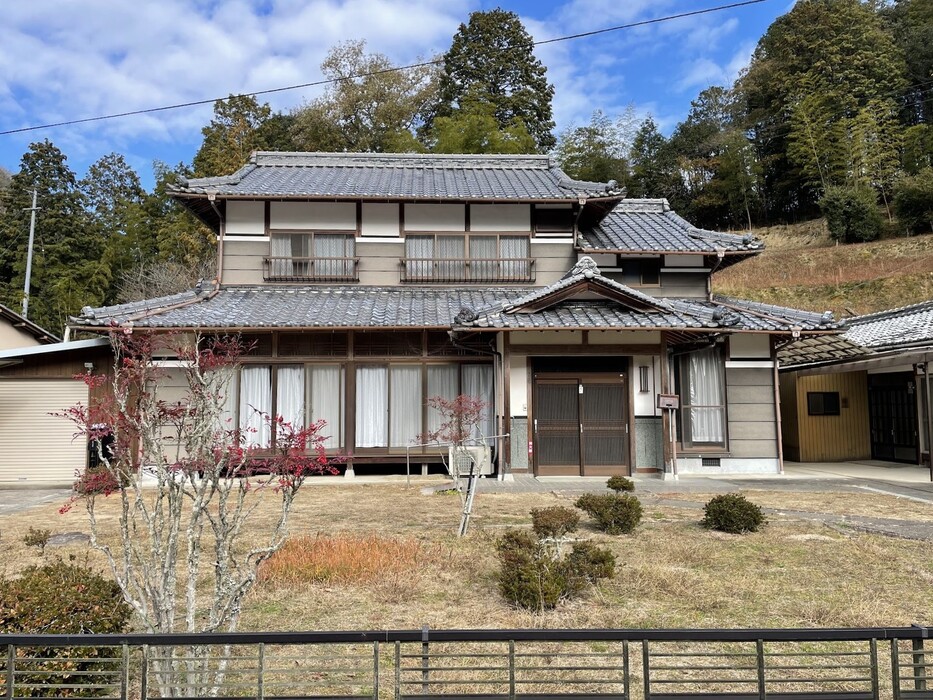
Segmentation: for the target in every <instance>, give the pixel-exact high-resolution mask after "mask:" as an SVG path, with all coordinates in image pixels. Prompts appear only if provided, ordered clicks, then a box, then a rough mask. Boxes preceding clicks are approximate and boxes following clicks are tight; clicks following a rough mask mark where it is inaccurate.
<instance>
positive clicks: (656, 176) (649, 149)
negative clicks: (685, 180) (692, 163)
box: [628, 116, 680, 199]
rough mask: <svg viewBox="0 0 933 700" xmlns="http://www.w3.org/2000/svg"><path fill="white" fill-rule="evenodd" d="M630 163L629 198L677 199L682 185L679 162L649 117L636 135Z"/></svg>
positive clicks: (630, 151) (630, 153)
mask: <svg viewBox="0 0 933 700" xmlns="http://www.w3.org/2000/svg"><path fill="white" fill-rule="evenodd" d="M629 163H630V164H631V168H632V175H631V178H630V179H629V183H628V187H629V191H628V194H629V196H630V197H666V198H667V199H674V198H675V195H676V194H677V193H678V189H679V187H678V185H679V182H680V177H679V173H678V172H677V161H676V159H675V158H674V152H673V150H672V149H671V147H670V144H669V143H668V141H667V139H666V138H664V134H662V133H661V132H660V131H659V130H658V125H657V124H656V123H655V121H654V119H652V118H651V117H650V116H649V117H647V118H646V119H645V120H644V121H643V122H642V123H641V125H640V126H639V127H638V130H637V131H636V132H635V137H634V138H633V139H632V147H631V149H630V150H629Z"/></svg>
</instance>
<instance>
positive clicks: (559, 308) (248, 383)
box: [72, 153, 837, 476]
mask: <svg viewBox="0 0 933 700" xmlns="http://www.w3.org/2000/svg"><path fill="white" fill-rule="evenodd" d="M173 195H174V196H175V197H176V198H177V199H178V201H179V202H181V203H182V204H183V205H184V206H186V207H188V209H190V210H191V211H192V212H193V213H194V214H195V215H197V216H198V217H199V218H200V219H201V220H202V221H204V222H205V223H207V224H208V225H209V226H211V227H212V228H213V230H214V231H216V233H217V238H218V244H217V254H218V275H217V280H216V281H215V284H213V285H208V284H206V285H204V287H203V288H201V289H198V290H192V291H189V292H184V293H181V294H177V295H173V296H170V297H165V298H161V299H152V300H148V301H144V302H138V303H132V304H124V305H120V306H113V307H106V308H97V309H85V310H84V311H83V312H82V314H81V315H80V316H78V317H75V318H73V319H72V327H73V328H75V329H82V330H92V331H93V330H100V329H101V328H102V327H109V326H111V325H112V324H116V325H117V326H120V327H125V328H133V329H134V330H136V331H153V332H161V331H167V330H180V331H199V332H202V333H218V332H219V333H230V332H239V333H242V334H243V335H244V336H245V337H246V338H247V339H249V340H251V341H255V349H254V350H253V351H252V353H251V354H250V356H249V357H248V358H247V359H246V361H245V362H244V364H243V366H242V368H241V370H240V374H239V381H238V384H237V387H236V389H235V396H234V397H232V399H231V408H230V410H231V413H233V414H234V415H235V420H237V421H239V424H240V425H242V426H244V427H251V428H252V429H253V430H254V431H255V432H253V433H252V435H253V437H251V439H252V440H254V441H256V442H258V443H259V444H260V445H266V444H269V443H270V442H271V441H274V440H275V435H273V434H271V432H270V429H269V428H268V427H266V426H264V424H263V423H262V422H261V421H260V420H259V419H258V418H257V411H261V412H264V413H269V414H281V415H283V416H285V417H286V418H287V419H289V420H311V419H324V420H325V421H326V422H327V426H328V428H327V430H326V432H327V434H328V435H329V436H330V437H329V440H328V446H329V448H330V449H332V450H334V451H339V452H342V453H345V454H347V455H350V460H349V462H348V465H349V467H350V468H353V467H354V466H356V467H357V468H360V467H361V466H362V465H367V464H373V465H375V464H379V465H386V464H393V463H394V464H399V463H400V462H401V461H403V460H404V459H405V454H406V451H407V450H410V452H411V454H412V455H413V458H412V459H413V461H414V462H416V463H419V464H420V463H430V462H435V461H437V450H436V449H434V448H422V447H415V448H411V445H413V444H417V443H418V442H419V440H418V436H419V435H420V434H422V433H423V432H425V431H429V430H432V429H435V428H436V427H437V425H438V421H439V417H438V414H437V412H436V411H434V410H433V409H432V408H430V407H429V405H428V399H429V398H430V397H434V396H442V397H454V396H457V395H460V394H467V395H471V396H476V397H479V398H481V399H482V400H484V401H485V402H486V403H487V405H488V410H487V416H486V420H485V425H484V426H483V427H482V433H483V434H484V435H485V436H501V437H495V438H491V439H490V440H489V442H490V443H491V449H492V452H491V456H492V461H493V463H494V464H495V465H496V468H497V469H498V471H499V473H500V474H508V473H510V472H525V471H528V472H533V473H534V474H536V475H538V476H548V475H584V476H588V475H607V474H630V473H635V472H636V471H638V472H643V471H647V472H661V473H664V474H666V475H667V474H674V473H677V472H678V471H679V472H680V473H688V472H703V473H730V472H731V473H734V472H757V473H778V472H780V471H781V443H780V428H779V408H778V402H777V392H776V389H775V387H776V383H775V377H776V369H775V353H776V348H777V347H778V346H779V345H780V344H781V343H784V342H787V341H789V340H791V339H793V338H797V337H800V336H801V335H809V334H821V333H833V332H836V327H837V326H836V323H835V322H834V320H833V318H832V316H830V315H820V314H814V313H809V312H803V311H797V310H793V309H787V308H782V307H776V306H768V305H762V304H758V303H752V302H746V301H740V300H737V299H727V298H723V297H719V296H716V295H714V294H712V291H711V286H710V276H711V274H712V273H713V272H714V271H715V270H717V269H722V268H723V267H725V266H728V265H731V264H733V263H735V262H738V261H740V260H742V259H744V258H746V257H748V256H751V255H756V254H758V253H759V252H760V251H761V250H762V249H763V245H762V244H761V242H760V241H759V240H757V239H755V238H753V237H751V236H747V235H746V236H742V235H732V234H725V233H716V232H712V231H704V230H700V229H697V228H695V227H693V226H691V225H690V224H689V223H688V222H686V221H685V220H684V219H682V218H680V217H679V216H678V215H677V214H676V213H674V212H673V211H671V210H670V208H669V206H668V204H667V202H666V201H664V200H627V199H625V196H624V192H623V191H622V190H620V189H619V188H618V186H617V185H616V183H613V182H610V183H594V182H580V181H575V180H572V179H570V178H568V177H567V176H566V175H565V174H564V173H563V172H562V171H561V170H560V169H559V168H558V167H557V166H556V165H555V163H554V161H553V160H552V159H551V158H549V157H548V156H511V155H509V156H468V155H462V156H461V155H408V154H406V155H382V154H355V153H346V154H334V153H256V154H254V156H253V157H252V159H251V160H250V162H249V164H247V165H246V166H244V167H243V168H242V169H240V170H239V171H238V172H236V173H234V174H232V175H229V176H226V177H214V178H201V179H192V180H189V181H187V182H186V183H183V184H182V185H181V186H180V187H179V188H178V189H176V190H175V191H174V192H173ZM660 405H666V406H669V408H661V407H659V406H660Z"/></svg>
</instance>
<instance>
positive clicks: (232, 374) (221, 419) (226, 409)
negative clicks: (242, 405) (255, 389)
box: [216, 368, 239, 431]
mask: <svg viewBox="0 0 933 700" xmlns="http://www.w3.org/2000/svg"><path fill="white" fill-rule="evenodd" d="M216 371H217V372H223V373H224V379H223V382H222V384H221V386H219V387H218V389H219V393H220V403H221V407H220V413H219V414H218V416H217V430H221V431H227V430H233V429H234V428H236V426H237V422H236V407H237V395H236V394H237V386H238V385H239V381H238V379H239V377H238V376H237V375H238V374H239V373H238V372H237V370H236V368H228V369H219V370H216Z"/></svg>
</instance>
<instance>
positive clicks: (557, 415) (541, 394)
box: [533, 374, 629, 476]
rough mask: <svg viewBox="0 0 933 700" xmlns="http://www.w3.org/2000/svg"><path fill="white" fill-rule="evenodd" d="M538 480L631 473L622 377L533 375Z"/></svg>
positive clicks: (624, 389) (625, 399) (625, 395)
mask: <svg viewBox="0 0 933 700" xmlns="http://www.w3.org/2000/svg"><path fill="white" fill-rule="evenodd" d="M534 389H535V404H534V413H533V416H534V426H533V428H534V437H535V451H534V453H535V468H536V469H535V471H536V474H537V475H538V476H609V475H612V474H628V473H629V459H628V452H629V443H628V440H629V425H628V392H627V390H626V382H625V375H624V374H615V375H592V376H580V377H573V378H557V377H554V376H548V375H536V377H535V387H534Z"/></svg>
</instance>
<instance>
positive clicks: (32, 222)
mask: <svg viewBox="0 0 933 700" xmlns="http://www.w3.org/2000/svg"><path fill="white" fill-rule="evenodd" d="M40 208H41V207H37V206H36V188H35V187H33V188H32V206H31V207H29V208H28V209H23V211H28V212H29V246H28V247H27V248H26V283H25V284H24V285H23V318H28V316H27V314H28V313H29V278H30V277H31V276H32V242H33V240H34V239H35V236H36V212H37V211H39V209H40Z"/></svg>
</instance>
